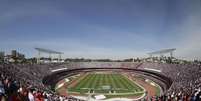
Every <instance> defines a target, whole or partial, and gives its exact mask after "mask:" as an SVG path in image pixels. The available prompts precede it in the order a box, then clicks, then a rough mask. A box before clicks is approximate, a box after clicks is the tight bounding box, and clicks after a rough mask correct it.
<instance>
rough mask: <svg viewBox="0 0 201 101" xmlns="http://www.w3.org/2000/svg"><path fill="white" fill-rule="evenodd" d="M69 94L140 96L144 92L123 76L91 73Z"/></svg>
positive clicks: (69, 89)
mask: <svg viewBox="0 0 201 101" xmlns="http://www.w3.org/2000/svg"><path fill="white" fill-rule="evenodd" d="M68 92H74V93H75V92H77V93H80V94H86V93H95V94H97V93H101V94H105V95H113V96H115V95H140V94H143V93H144V91H143V89H142V88H141V87H139V86H138V85H137V84H135V83H134V82H133V81H131V80H129V79H128V78H127V77H125V76H123V75H122V74H114V73H113V74H108V73H90V74H87V75H86V76H85V77H84V78H82V79H81V80H79V81H78V83H77V84H76V85H75V86H74V87H71V88H68Z"/></svg>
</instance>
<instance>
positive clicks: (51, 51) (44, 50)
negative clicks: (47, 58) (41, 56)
mask: <svg viewBox="0 0 201 101" xmlns="http://www.w3.org/2000/svg"><path fill="white" fill-rule="evenodd" d="M35 49H36V50H37V51H40V52H44V53H51V54H63V53H62V52H57V51H53V50H50V49H44V48H35Z"/></svg>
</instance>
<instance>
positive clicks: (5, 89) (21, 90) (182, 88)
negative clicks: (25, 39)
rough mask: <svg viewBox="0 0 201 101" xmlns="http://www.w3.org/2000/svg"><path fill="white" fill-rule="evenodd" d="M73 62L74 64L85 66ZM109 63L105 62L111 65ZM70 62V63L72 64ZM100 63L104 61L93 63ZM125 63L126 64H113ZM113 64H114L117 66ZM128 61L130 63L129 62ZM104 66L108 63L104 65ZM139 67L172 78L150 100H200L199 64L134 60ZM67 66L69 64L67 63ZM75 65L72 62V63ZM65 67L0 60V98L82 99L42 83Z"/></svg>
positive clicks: (4, 100)
mask: <svg viewBox="0 0 201 101" xmlns="http://www.w3.org/2000/svg"><path fill="white" fill-rule="evenodd" d="M90 64H91V63H87V64H86V65H81V64H76V63H74V65H75V67H77V66H78V67H86V66H88V65H90ZM111 64H112V63H108V66H112V65H111ZM71 65H73V64H71ZM96 65H98V66H99V65H100V66H102V65H103V64H100V63H98V64H93V66H91V67H96ZM116 65H117V66H121V67H122V66H127V64H126V63H125V64H123V65H122V64H116ZM116 65H115V66H116ZM128 65H131V64H130V63H129V64H128ZM104 66H105V67H107V65H104ZM136 66H138V69H144V68H151V69H156V70H161V72H160V73H162V74H163V75H165V76H167V77H170V78H171V79H172V80H173V84H172V86H171V88H170V89H169V90H168V91H167V92H164V94H163V95H161V96H154V97H150V98H145V99H144V100H148V99H149V100H152V101H201V65H199V64H193V63H192V64H167V63H141V64H140V65H139V63H136V64H133V67H136ZM67 67H68V68H69V67H70V66H69V65H68V66H67ZM73 67H74V66H73ZM58 68H66V64H65V65H64V64H63V65H60V64H1V65H0V99H1V101H81V100H79V99H76V98H74V97H72V96H68V97H66V96H59V95H57V94H56V93H55V92H53V91H52V90H51V88H48V87H46V86H44V85H43V83H42V78H43V77H44V76H45V75H48V74H49V73H51V70H52V69H58Z"/></svg>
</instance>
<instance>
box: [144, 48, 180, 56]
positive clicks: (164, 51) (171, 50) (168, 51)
mask: <svg viewBox="0 0 201 101" xmlns="http://www.w3.org/2000/svg"><path fill="white" fill-rule="evenodd" d="M175 50H176V48H172V49H163V50H160V51H155V52H151V53H148V54H150V55H154V54H165V53H170V52H173V51H175Z"/></svg>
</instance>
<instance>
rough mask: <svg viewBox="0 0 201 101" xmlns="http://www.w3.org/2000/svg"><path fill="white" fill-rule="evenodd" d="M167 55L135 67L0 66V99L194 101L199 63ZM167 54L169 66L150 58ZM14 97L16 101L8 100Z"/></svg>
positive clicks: (79, 64)
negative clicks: (186, 61) (31, 97)
mask: <svg viewBox="0 0 201 101" xmlns="http://www.w3.org/2000/svg"><path fill="white" fill-rule="evenodd" d="M173 51H175V49H165V50H160V51H156V52H152V53H148V54H149V55H150V54H151V56H152V57H149V58H146V59H144V60H143V61H142V60H141V61H138V62H136V61H130V62H125V61H118V62H117V61H109V62H106V61H104V62H101V61H90V62H86V61H85V62H83V61H77V62H58V63H55V62H53V63H46V62H44V61H41V59H39V60H40V61H39V62H40V63H34V64H27V63H26V64H21V63H20V64H19V63H17V64H16V63H15V64H11V63H3V64H1V65H0V66H1V67H0V69H1V81H2V82H1V85H2V86H1V97H2V98H4V97H5V98H4V99H7V100H11V101H18V100H19V101H27V100H28V98H29V99H30V96H31V95H33V96H35V97H34V98H35V100H36V101H38V100H39V101H41V100H48V101H141V100H143V101H144V100H146V101H149V100H152V101H167V100H168V101H172V100H176V101H179V100H183V101H199V100H200V95H201V91H200V86H201V83H200V82H201V81H200V80H201V78H200V77H201V73H200V72H201V67H200V66H201V65H200V63H199V62H191V63H183V62H180V63H178V60H176V59H175V58H173V57H172V52H173ZM43 52H47V53H48V52H50V51H47V50H46V51H44V50H43ZM51 52H52V53H54V52H53V51H51ZM167 53H170V56H171V57H172V59H171V61H172V62H171V63H168V62H169V59H170V58H169V57H168V58H166V57H160V58H159V59H157V58H156V57H153V55H156V54H160V55H161V54H167ZM39 58H40V57H39ZM37 60H38V59H37ZM151 60H152V61H151ZM156 61H158V62H156ZM164 61H165V62H164ZM180 61H181V60H180ZM42 62H44V63H42ZM19 96H20V97H19ZM27 96H28V97H27ZM18 97H19V98H20V99H21V100H20V99H18V100H14V99H17V98H18ZM26 98H27V99H26Z"/></svg>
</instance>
